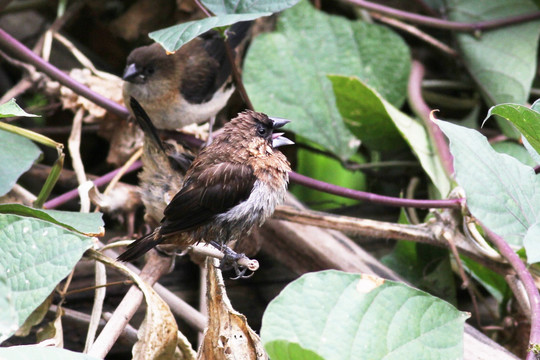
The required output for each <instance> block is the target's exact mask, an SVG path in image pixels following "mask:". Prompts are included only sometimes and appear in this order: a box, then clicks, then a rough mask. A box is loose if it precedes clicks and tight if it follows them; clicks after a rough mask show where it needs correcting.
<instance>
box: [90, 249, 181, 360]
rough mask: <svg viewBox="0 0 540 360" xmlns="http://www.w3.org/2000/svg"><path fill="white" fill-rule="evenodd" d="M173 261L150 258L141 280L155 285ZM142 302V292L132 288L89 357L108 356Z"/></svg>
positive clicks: (142, 272) (170, 259)
mask: <svg viewBox="0 0 540 360" xmlns="http://www.w3.org/2000/svg"><path fill="white" fill-rule="evenodd" d="M166 260H168V261H166ZM171 261H172V258H163V257H161V256H159V255H157V254H154V255H153V256H149V260H148V262H147V263H146V264H145V266H144V268H143V269H142V271H141V273H140V277H141V280H142V281H145V282H146V283H148V284H150V285H152V284H154V283H155V282H156V281H157V280H158V279H159V278H160V277H161V276H162V275H163V274H165V273H167V272H168V271H169V269H170V265H171V263H170V262H171ZM142 300H143V293H142V291H140V290H139V288H138V287H137V286H132V287H131V288H130V289H129V291H128V292H127V294H126V295H125V296H124V299H123V300H122V301H121V302H120V304H119V305H118V307H117V308H116V310H115V311H114V313H113V315H112V316H111V319H110V320H109V321H108V322H107V325H105V327H104V328H103V330H102V331H101V333H100V334H99V336H98V338H97V339H96V341H95V342H94V344H93V345H92V347H91V348H90V350H89V351H88V354H89V355H91V356H95V357H99V358H104V357H105V355H107V353H108V352H109V351H110V349H111V348H112V346H113V345H114V343H115V342H116V340H117V339H118V337H119V336H120V334H121V333H122V331H123V329H124V328H125V327H126V325H127V324H128V322H129V320H130V319H131V318H132V317H133V315H134V314H135V312H136V311H137V309H138V308H139V306H140V304H141V302H142Z"/></svg>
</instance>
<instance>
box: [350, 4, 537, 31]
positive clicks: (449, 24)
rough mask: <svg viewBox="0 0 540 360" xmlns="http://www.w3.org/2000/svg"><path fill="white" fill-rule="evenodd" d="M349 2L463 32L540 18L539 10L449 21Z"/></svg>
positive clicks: (370, 9) (421, 22) (418, 22)
mask: <svg viewBox="0 0 540 360" xmlns="http://www.w3.org/2000/svg"><path fill="white" fill-rule="evenodd" d="M347 1H348V2H350V3H353V4H355V5H358V6H360V7H361V8H363V9H366V10H369V11H373V12H376V13H379V14H383V15H387V16H390V17H393V18H397V19H402V20H405V21H409V22H412V23H415V24H419V25H425V26H430V27H434V28H439V29H446V30H456V31H463V32H474V31H479V30H483V31H486V30H494V29H497V28H501V27H504V26H509V25H514V24H521V23H524V22H528V21H533V20H537V19H540V12H533V13H529V14H523V15H517V16H511V17H507V18H501V19H495V20H485V21H479V22H474V23H465V22H458V21H449V20H442V19H437V18H434V17H430V16H424V15H418V14H414V13H410V12H407V11H403V10H398V9H394V8H392V7H388V6H384V5H379V4H375V3H372V2H370V1H365V0H347Z"/></svg>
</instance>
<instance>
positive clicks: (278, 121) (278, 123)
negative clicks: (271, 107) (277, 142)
mask: <svg viewBox="0 0 540 360" xmlns="http://www.w3.org/2000/svg"><path fill="white" fill-rule="evenodd" d="M270 120H272V127H273V128H274V129H278V128H280V127H282V126H285V125H287V124H288V123H290V122H291V120H287V119H284V118H279V117H271V118H270Z"/></svg>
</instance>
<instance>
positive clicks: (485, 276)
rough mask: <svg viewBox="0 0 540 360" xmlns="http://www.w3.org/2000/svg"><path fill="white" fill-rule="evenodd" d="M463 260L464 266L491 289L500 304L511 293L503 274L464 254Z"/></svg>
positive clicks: (487, 288)
mask: <svg viewBox="0 0 540 360" xmlns="http://www.w3.org/2000/svg"><path fill="white" fill-rule="evenodd" d="M461 261H462V263H463V267H464V268H465V269H466V270H467V271H468V272H469V273H470V274H471V275H472V277H473V278H474V279H475V280H476V281H478V282H479V283H480V284H482V286H484V287H485V288H486V290H487V291H489V293H490V294H491V295H492V296H493V297H494V298H495V299H496V300H497V302H498V303H499V304H500V303H502V302H503V301H504V300H505V299H506V298H507V297H508V296H509V295H511V291H510V288H509V287H508V284H507V283H506V281H505V280H504V278H503V277H502V276H501V275H499V274H497V273H496V272H494V271H493V270H490V269H488V268H487V267H485V266H483V265H481V264H479V263H477V262H476V261H473V260H471V259H469V258H467V257H465V256H463V255H462V256H461Z"/></svg>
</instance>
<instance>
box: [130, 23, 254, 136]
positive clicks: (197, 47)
mask: <svg viewBox="0 0 540 360" xmlns="http://www.w3.org/2000/svg"><path fill="white" fill-rule="evenodd" d="M250 26H251V22H239V23H236V24H234V25H232V26H231V27H230V29H229V30H227V39H228V42H229V45H230V46H231V48H232V49H235V48H236V47H238V45H239V44H241V43H242V40H243V39H244V38H246V36H247V33H248V32H249V28H250ZM225 46H226V45H225V40H224V39H223V37H222V36H221V35H220V34H219V33H218V32H217V31H215V30H210V31H208V32H206V33H204V34H202V35H200V36H199V37H197V38H195V39H193V40H191V41H190V42H188V43H187V44H185V45H184V46H182V47H181V48H180V49H179V50H178V51H176V52H175V53H174V54H167V53H166V51H165V49H163V47H161V45H159V44H158V43H154V44H152V45H148V46H143V47H139V48H136V49H135V50H133V51H132V52H131V53H130V54H129V56H128V58H127V65H126V68H125V70H124V75H123V79H124V87H123V95H124V102H125V104H126V106H127V107H128V108H129V107H130V98H131V97H134V98H135V99H137V101H138V102H139V103H140V104H141V105H142V107H143V108H144V109H145V111H146V112H147V113H148V115H149V116H150V119H152V122H153V124H154V126H155V127H156V128H158V129H168V130H175V129H178V128H181V127H183V126H186V125H189V124H192V123H197V124H200V123H202V122H204V121H207V120H209V119H212V118H214V117H215V116H216V114H217V113H218V112H219V111H220V110H221V109H222V108H223V107H224V106H225V105H226V104H227V101H228V100H229V97H230V96H231V94H232V93H233V92H234V85H233V83H232V76H231V63H230V61H229V58H228V56H227V52H226V48H225ZM233 51H234V50H233ZM132 112H133V111H132Z"/></svg>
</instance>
